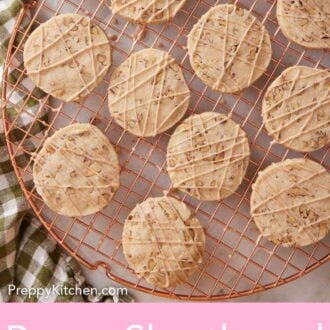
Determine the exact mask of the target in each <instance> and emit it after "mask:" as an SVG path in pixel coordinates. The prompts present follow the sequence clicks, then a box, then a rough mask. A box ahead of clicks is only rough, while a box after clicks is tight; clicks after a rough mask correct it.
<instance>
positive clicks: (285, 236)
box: [251, 158, 330, 247]
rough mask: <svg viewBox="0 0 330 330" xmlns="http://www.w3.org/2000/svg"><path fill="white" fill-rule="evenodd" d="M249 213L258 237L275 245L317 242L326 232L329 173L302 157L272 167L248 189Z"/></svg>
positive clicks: (329, 210)
mask: <svg viewBox="0 0 330 330" xmlns="http://www.w3.org/2000/svg"><path fill="white" fill-rule="evenodd" d="M251 213H252V216H253V217H254V221H255V223H256V225H257V227H258V228H259V230H260V231H261V235H263V236H265V237H267V238H268V239H269V240H271V241H272V242H274V243H275V244H281V245H282V246H285V247H288V246H305V245H309V244H312V243H315V242H318V241H319V240H321V239H322V238H324V237H325V236H326V234H327V232H328V230H329V223H330V174H329V173H327V171H326V169H325V168H323V167H322V166H321V165H320V164H318V163H315V162H314V161H311V160H308V159H303V158H297V159H288V160H285V161H283V162H280V163H275V164H272V165H271V166H269V167H267V168H266V169H265V170H263V171H261V172H259V175H258V178H257V180H256V182H255V183H254V184H253V186H252V195H251Z"/></svg>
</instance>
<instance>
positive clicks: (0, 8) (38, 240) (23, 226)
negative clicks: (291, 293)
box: [0, 0, 133, 302]
mask: <svg viewBox="0 0 330 330" xmlns="http://www.w3.org/2000/svg"><path fill="white" fill-rule="evenodd" d="M22 5H23V4H22V1H21V0H0V83H1V81H2V74H3V62H4V56H5V55H6V51H7V45H8V41H9V38H10V35H11V33H12V31H13V28H14V25H15V20H16V16H17V15H18V13H19V12H20V10H21V8H22ZM28 23H29V20H28V19H25V21H24V22H22V28H24V27H25V26H27V24H28ZM15 42H18V40H16V41H15ZM15 61H17V62H16V63H15V64H16V65H18V66H20V67H22V59H15ZM17 77H18V72H15V71H13V72H10V77H9V79H13V80H15V79H17ZM21 83H22V84H23V85H24V81H23V82H21ZM0 86H1V85H0ZM0 90H1V88H0ZM7 92H9V91H7ZM33 95H34V96H35V97H37V98H38V99H42V98H43V97H44V94H43V93H42V92H41V91H40V90H38V89H36V88H35V89H34V90H33ZM26 97H27V96H26V95H20V94H19V93H17V92H15V93H13V94H12V95H10V98H9V103H8V105H7V111H8V112H7V113H8V115H9V116H15V115H16V109H19V107H20V105H22V102H24V104H25V110H26V111H28V112H30V113H32V114H34V115H38V116H40V117H42V118H40V119H41V121H47V114H46V113H44V112H43V111H40V109H39V108H40V103H39V102H38V101H35V100H34V99H32V98H31V99H28V100H27V99H26ZM1 116H2V114H1V115H0V302H7V301H14V302H27V301H29V302H38V301H40V302H69V301H76V302H80V301H102V302H103V301H115V302H117V301H125V302H126V301H132V300H133V299H132V298H131V297H130V296H106V297H104V296H101V295H97V296H96V297H95V296H94V297H91V296H84V295H83V294H82V295H65V294H63V290H53V291H52V293H51V294H50V291H47V290H43V289H50V288H53V289H54V288H57V289H58V288H62V287H63V288H66V289H70V288H74V289H75V291H74V292H81V291H82V289H83V288H86V287H87V288H88V287H89V286H88V284H87V283H86V282H85V279H84V277H83V276H82V275H81V270H80V268H79V265H78V264H77V263H76V262H75V261H74V260H73V259H72V258H71V257H68V256H67V255H66V254H65V253H64V252H63V251H62V250H61V248H60V247H59V246H58V245H57V244H56V242H55V241H54V240H53V239H52V238H51V237H50V236H49V235H48V234H47V233H46V231H45V229H44V228H43V226H42V224H41V223H40V221H39V220H37V219H36V218H35V217H34V216H33V214H32V213H31V211H29V205H28V203H27V202H26V200H25V197H24V195H23V192H22V191H21V189H20V186H19V184H18V182H17V179H16V176H15V173H14V171H13V168H12V165H11V162H10V159H9V155H8V153H7V148H6V141H5V136H4V132H3V122H2V117H1ZM31 120H32V117H31V116H27V115H25V117H24V116H23V115H22V116H21V117H20V122H19V124H20V125H21V126H23V127H29V126H31V124H32V123H31ZM31 130H32V132H33V134H42V131H43V127H42V126H41V125H40V124H33V127H32V128H31ZM11 138H12V139H20V138H21V136H20V133H19V131H17V132H13V136H11ZM24 147H25V149H27V148H28V150H30V151H31V152H33V151H34V149H35V146H34V144H33V142H32V141H31V140H30V141H29V140H28V141H27V144H26V145H24ZM16 161H17V162H18V163H19V164H21V165H24V164H27V162H28V158H27V157H26V156H25V155H23V154H18V155H17V157H16ZM14 287H15V288H16V290H15V293H14V294H11V292H10V288H12V289H13V288H14ZM77 288H78V289H77ZM26 289H30V290H29V293H32V294H30V295H28V294H26V292H24V290H26ZM31 289H32V290H31ZM40 289H42V291H40ZM79 289H80V290H79ZM13 291H14V290H13ZM18 292H19V293H18ZM47 292H48V293H47ZM67 292H68V291H67ZM46 293H47V295H46Z"/></svg>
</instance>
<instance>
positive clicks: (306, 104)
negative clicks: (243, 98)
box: [262, 66, 330, 152]
mask: <svg viewBox="0 0 330 330" xmlns="http://www.w3.org/2000/svg"><path fill="white" fill-rule="evenodd" d="M262 117H263V119H264V123H265V127H266V129H267V131H268V132H269V134H270V135H271V136H272V137H273V138H274V139H275V141H276V142H278V143H281V144H283V145H285V146H286V147H288V148H291V149H294V150H297V151H302V152H310V151H314V150H317V149H320V148H322V147H324V146H325V145H326V144H328V143H329V142H330V72H329V71H327V70H321V69H313V68H309V67H306V66H293V67H290V68H288V69H286V70H285V71H284V72H283V73H282V74H281V75H280V76H279V77H278V78H277V79H276V80H275V81H274V82H273V83H272V84H271V85H270V86H269V87H268V89H267V91H266V94H265V97H264V99H263V104H262Z"/></svg>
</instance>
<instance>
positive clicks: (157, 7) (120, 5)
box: [111, 0, 186, 24]
mask: <svg viewBox="0 0 330 330" xmlns="http://www.w3.org/2000/svg"><path fill="white" fill-rule="evenodd" d="M185 2H186V0H135V1H130V0H112V4H111V8H112V12H113V13H114V14H118V15H120V16H122V17H124V18H126V19H128V20H130V21H135V22H140V23H142V24H148V23H160V22H165V21H168V20H170V19H171V18H173V17H174V16H175V15H176V14H177V13H178V11H179V10H180V9H181V8H182V7H183V5H184V4H185Z"/></svg>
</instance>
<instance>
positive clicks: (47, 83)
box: [24, 14, 111, 102]
mask: <svg viewBox="0 0 330 330" xmlns="http://www.w3.org/2000/svg"><path fill="white" fill-rule="evenodd" d="M24 65H25V68H26V70H27V75H28V76H29V77H30V78H31V79H32V81H33V82H34V83H35V84H36V86H38V87H39V88H41V89H42V90H44V91H45V92H47V93H49V94H50V95H52V96H54V97H56V98H58V99H60V100H63V101H67V102H69V101H76V100H78V99H81V98H83V97H85V96H87V95H88V94H89V93H90V92H91V91H92V90H93V89H94V88H95V87H96V86H97V85H98V84H99V83H100V82H101V81H102V78H103V77H104V76H105V75H106V73H107V71H108V69H109V67H110V65H111V48H110V44H109V40H108V37H107V35H106V34H105V32H104V31H103V30H102V29H101V28H100V27H99V26H97V25H95V24H94V23H93V22H92V21H91V20H90V19H89V18H88V17H84V16H81V15H77V14H63V15H58V16H54V17H53V18H51V19H50V20H48V21H47V22H45V23H43V24H41V25H40V26H39V27H38V28H37V29H36V30H34V31H33V32H32V33H31V35H30V37H29V38H28V40H27V42H26V44H25V47H24Z"/></svg>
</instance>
